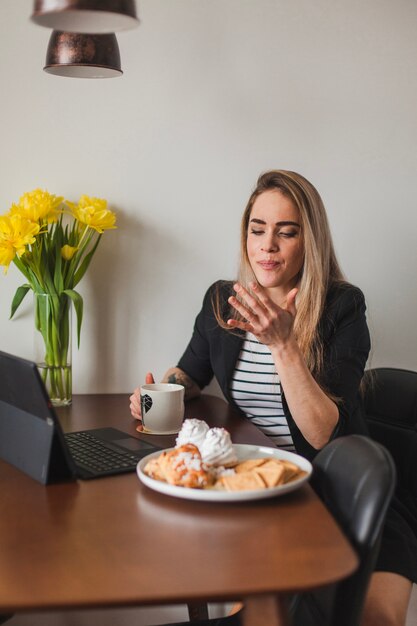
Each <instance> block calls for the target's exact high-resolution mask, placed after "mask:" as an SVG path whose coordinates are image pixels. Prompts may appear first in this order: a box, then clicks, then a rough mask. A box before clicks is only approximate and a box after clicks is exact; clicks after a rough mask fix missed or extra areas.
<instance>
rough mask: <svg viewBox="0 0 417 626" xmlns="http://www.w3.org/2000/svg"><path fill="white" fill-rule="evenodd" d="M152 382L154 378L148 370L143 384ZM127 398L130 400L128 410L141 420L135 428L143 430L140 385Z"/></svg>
mask: <svg viewBox="0 0 417 626" xmlns="http://www.w3.org/2000/svg"><path fill="white" fill-rule="evenodd" d="M154 382H155V380H154V377H153V375H152V374H151V373H150V372H148V373H147V374H146V376H145V384H146V385H151V384H152V383H154ZM129 400H130V412H131V414H132V416H133V417H134V418H135V419H137V420H139V421H140V422H141V423H140V424H139V425H138V426H137V428H136V430H137V431H139V432H140V431H141V430H143V426H142V411H141V408H140V387H136V389H135V390H134V392H133V393H132V395H131V396H130V398H129Z"/></svg>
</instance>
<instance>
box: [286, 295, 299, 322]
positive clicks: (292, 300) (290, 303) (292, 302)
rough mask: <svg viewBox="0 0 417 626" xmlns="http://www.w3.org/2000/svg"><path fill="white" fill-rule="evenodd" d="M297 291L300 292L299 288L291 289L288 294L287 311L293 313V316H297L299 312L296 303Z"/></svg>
mask: <svg viewBox="0 0 417 626" xmlns="http://www.w3.org/2000/svg"><path fill="white" fill-rule="evenodd" d="M297 293H298V289H297V288H295V289H291V291H290V292H289V294H288V295H287V307H286V309H287V311H288V312H289V313H291V315H292V316H293V317H295V315H296V313H297V307H296V305H295V299H296V297H297Z"/></svg>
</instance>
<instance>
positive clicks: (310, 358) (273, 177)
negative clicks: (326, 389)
mask: <svg viewBox="0 0 417 626" xmlns="http://www.w3.org/2000/svg"><path fill="white" fill-rule="evenodd" d="M271 190H276V191H279V192H280V193H282V194H283V195H284V196H285V197H287V198H289V199H290V200H291V201H292V202H293V204H294V206H295V207H296V208H297V209H298V212H299V216H300V223H301V232H302V235H303V242H304V263H303V267H302V269H301V271H300V276H299V290H298V294H297V315H296V318H295V321H294V333H295V336H296V339H297V343H298V345H299V347H300V350H301V352H302V353H303V355H304V358H305V360H306V363H307V366H308V368H309V369H310V371H311V372H312V373H314V374H315V375H319V374H320V372H321V370H322V366H323V346H322V344H321V341H320V337H319V333H318V326H319V321H320V318H321V316H322V313H323V309H324V304H325V300H326V294H327V291H328V289H329V287H330V285H331V284H333V283H335V282H344V277H343V274H342V271H341V269H340V267H339V264H338V261H337V259H336V254H335V251H334V246H333V241H332V237H331V234H330V228H329V223H328V220H327V215H326V210H325V208H324V205H323V201H322V199H321V197H320V195H319V193H318V191H317V190H316V188H315V187H313V185H312V184H311V183H310V182H309V181H308V180H307V179H305V178H304V177H303V176H301V175H300V174H297V173H296V172H291V171H286V170H272V171H269V172H265V173H264V174H261V176H260V177H259V178H258V181H257V183H256V187H255V189H254V190H253V192H252V194H251V196H250V198H249V200H248V203H247V205H246V208H245V211H244V213H243V216H242V224H241V245H240V264H239V275H238V280H239V282H240V283H241V284H242V285H243V286H244V287H245V288H246V289H248V290H249V284H250V282H253V281H256V277H255V275H254V273H253V271H252V268H251V265H250V262H249V258H248V253H247V236H248V228H249V219H250V215H251V211H252V207H253V204H254V202H255V200H256V199H257V198H258V197H259V196H260V195H261V194H262V193H264V192H265V191H271ZM222 309H223V316H224V306H222V305H221V303H220V298H219V295H217V297H216V299H215V303H214V310H215V314H216V318H217V321H218V323H219V324H220V325H221V326H222V327H223V328H229V327H228V326H227V324H226V323H225V321H224V319H223V316H222V314H221V310H222ZM232 316H233V317H234V318H237V316H236V311H235V310H234V309H233V314H232Z"/></svg>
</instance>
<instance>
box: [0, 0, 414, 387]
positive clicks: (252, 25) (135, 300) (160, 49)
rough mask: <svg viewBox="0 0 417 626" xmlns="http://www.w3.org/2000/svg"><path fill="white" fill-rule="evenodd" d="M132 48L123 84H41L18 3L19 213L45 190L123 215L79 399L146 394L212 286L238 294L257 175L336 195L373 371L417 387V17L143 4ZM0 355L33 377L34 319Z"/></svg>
mask: <svg viewBox="0 0 417 626" xmlns="http://www.w3.org/2000/svg"><path fill="white" fill-rule="evenodd" d="M138 6H139V11H140V17H141V25H140V27H139V28H138V29H136V30H133V31H129V32H125V33H121V34H120V35H119V36H118V40H119V45H120V50H121V55H122V63H123V68H124V72H125V73H124V76H123V77H121V78H117V79H108V80H80V79H65V78H60V77H54V76H50V75H48V74H46V73H44V72H43V71H42V67H43V63H44V58H45V52H46V46H47V42H48V39H49V31H48V30H46V29H44V28H40V27H38V26H35V25H34V24H32V23H31V22H30V21H29V15H30V13H31V8H32V2H30V1H29V0H20V1H18V2H17V1H16V0H2V2H1V3H0V46H1V52H2V53H1V54H0V87H1V98H0V107H1V109H0V110H1V116H0V163H1V165H0V212H1V213H3V212H5V211H7V210H8V208H9V206H10V205H11V203H12V202H13V201H16V200H17V199H18V198H19V196H20V195H21V194H22V193H23V192H24V191H28V190H31V189H33V188H35V187H38V186H41V187H44V188H47V189H48V190H49V191H50V192H52V193H56V194H62V195H64V196H66V197H69V198H72V199H78V197H79V195H80V194H82V193H87V194H89V195H96V196H100V197H105V198H107V199H108V200H109V202H110V203H111V205H112V206H113V207H114V208H116V209H117V211H118V216H119V217H118V223H119V228H118V230H117V231H110V232H108V233H106V234H105V236H104V238H103V240H102V243H101V246H100V248H99V250H98V253H97V255H96V257H95V259H94V262H93V265H92V267H91V268H90V270H89V272H88V273H87V275H86V277H85V278H84V280H83V282H82V283H81V286H80V291H81V292H82V294H83V296H84V298H85V321H84V325H83V331H82V343H81V348H80V350H79V352H78V351H77V350H74V358H73V361H74V391H75V392H78V393H88V392H128V391H130V390H131V389H132V388H133V387H134V386H135V385H136V384H137V383H138V382H139V381H141V380H142V379H143V377H144V374H145V372H146V371H147V370H148V369H151V370H153V371H154V372H155V374H156V376H157V377H160V376H162V374H163V373H164V371H165V369H166V368H167V367H168V366H170V365H172V364H174V363H175V362H176V360H177V358H178V357H179V356H180V355H181V353H182V351H183V349H184V348H185V345H186V343H187V341H188V338H189V335H190V332H191V328H192V324H193V321H194V317H195V315H196V313H197V311H198V310H199V307H200V303H201V298H202V296H203V293H204V291H205V289H206V288H207V286H208V285H209V284H210V283H211V282H212V281H214V280H215V279H217V278H220V277H222V278H231V277H233V275H234V273H235V269H236V264H237V250H238V237H239V234H238V233H239V221H240V215H241V212H242V210H243V207H244V204H245V202H246V199H247V197H248V195H249V193H250V191H251V189H252V187H253V185H254V183H255V180H256V178H257V176H258V174H259V173H260V172H261V171H264V170H265V169H268V168H286V169H294V170H296V171H299V172H300V173H302V174H304V175H305V176H306V177H307V178H309V179H310V180H311V181H312V182H313V183H314V184H315V185H316V186H317V188H318V189H319V191H320V192H321V194H322V196H323V199H324V201H325V204H326V206H327V209H328V213H329V217H330V222H331V225H332V229H333V233H334V238H335V243H336V248H337V251H338V254H339V257H340V261H341V264H342V266H343V268H344V270H345V272H346V274H347V276H348V277H349V278H350V280H351V281H352V282H354V283H356V284H358V285H359V286H360V287H361V288H362V289H363V290H364V292H365V294H366V297H367V301H368V307H369V321H370V326H371V330H372V334H373V346H374V347H373V356H372V365H374V366H376V365H382V364H390V365H394V366H403V367H409V368H413V369H417V331H416V323H415V319H416V310H417V289H416V283H415V273H416V268H417V246H416V239H417V238H416V227H417V212H416V204H417V154H416V146H417V37H416V24H417V4H416V2H415V1H414V0H398V1H397V2H391V1H388V0H367V1H366V2H363V0H350V1H349V2H347V1H346V2H341V1H337V0H315V1H314V2H312V1H311V0H292V1H289V0H275V1H273V0H141V2H139V3H138ZM22 282H24V280H23V277H21V276H20V275H19V274H18V272H17V270H16V269H15V268H11V269H10V271H9V273H8V275H7V276H3V275H0V290H1V292H0V293H1V297H0V348H1V349H3V350H6V351H9V352H14V353H16V354H20V355H22V356H26V357H29V358H31V353H32V339H33V330H32V324H33V319H32V314H31V307H30V303H29V300H28V303H27V305H26V306H25V307H22V310H21V313H20V315H18V316H17V317H16V319H15V320H14V321H9V320H8V312H9V307H10V302H11V299H12V296H13V294H14V291H15V289H16V287H17V286H18V285H19V284H21V283H22Z"/></svg>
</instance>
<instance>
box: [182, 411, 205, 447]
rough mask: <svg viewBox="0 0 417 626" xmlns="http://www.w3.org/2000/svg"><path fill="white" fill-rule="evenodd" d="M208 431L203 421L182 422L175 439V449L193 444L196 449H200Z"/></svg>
mask: <svg viewBox="0 0 417 626" xmlns="http://www.w3.org/2000/svg"><path fill="white" fill-rule="evenodd" d="M208 430H209V427H208V424H206V422H204V421H203V420H198V419H194V418H192V419H186V420H184V422H183V424H182V428H181V430H180V432H179V433H178V436H177V439H176V446H177V448H179V446H183V445H184V444H186V443H193V444H194V445H195V446H197V448H198V449H200V447H201V446H202V443H203V441H204V439H205V437H206V434H207V432H208Z"/></svg>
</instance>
